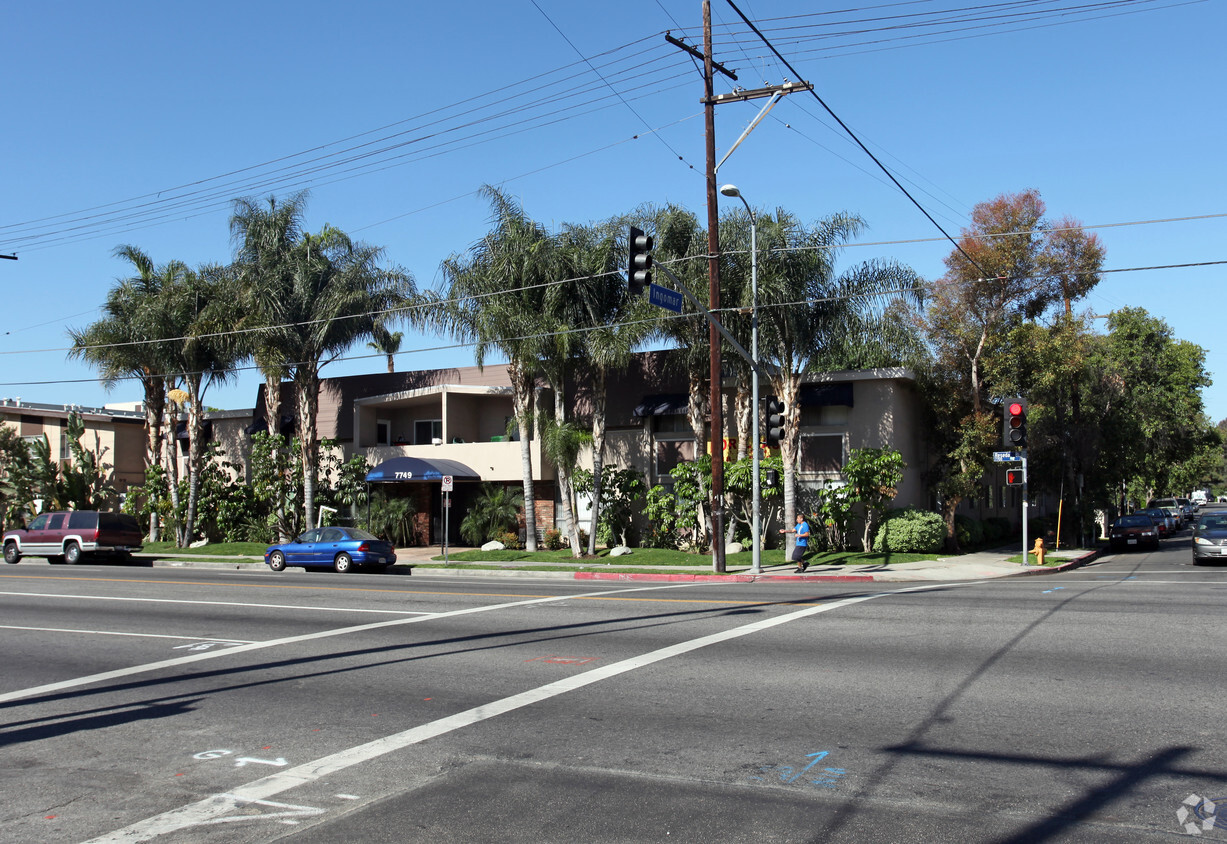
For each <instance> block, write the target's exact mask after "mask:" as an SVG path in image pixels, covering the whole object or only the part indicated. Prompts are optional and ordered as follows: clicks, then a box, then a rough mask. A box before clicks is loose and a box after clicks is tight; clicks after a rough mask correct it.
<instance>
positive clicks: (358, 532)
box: [349, 528, 379, 540]
mask: <svg viewBox="0 0 1227 844" xmlns="http://www.w3.org/2000/svg"><path fill="white" fill-rule="evenodd" d="M349 535H350V537H351V538H353V539H365V540H371V539H374V540H378V539H379V537H378V536H375V535H374V534H373V533H367V532H366V531H364V530H362V529H361V528H350V529H349Z"/></svg>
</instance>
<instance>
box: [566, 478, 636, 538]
mask: <svg viewBox="0 0 1227 844" xmlns="http://www.w3.org/2000/svg"><path fill="white" fill-rule="evenodd" d="M601 474H602V476H603V478H602V481H601V484H600V492H599V503H600V513H601V520H600V523H599V524H598V525H596V527H595V530H594V531H593V532H594V533H600V537H599V538H600V540H601V541H602V542H604V543H605V544H606V545H607V546H610V547H612V546H613V545H630V544H631V542H632V537H633V536H634V532H635V516H636V515H637V514H638V513H639V512H640V510H641V506H640V503H641V502H642V501H643V500H644V494H645V493H646V492H647V487H646V485H645V484H644V480H643V473H642V472H640V471H639V470H638V469H620V468H618V467H617V466H609V465H605V466H602V468H601ZM575 489H576V491H577V492H579V493H581V494H584V495H591V496H593V498H594V500H595V499H596V498H597V496H598V493H597V492H596V489H597V487H596V484H594V483H593V473H592V472H589V471H588V470H586V469H580V470H578V471H576V473H575ZM591 548H592V546H591V545H590V546H589V549H590V550H591Z"/></svg>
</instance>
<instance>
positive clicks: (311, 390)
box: [294, 369, 320, 529]
mask: <svg viewBox="0 0 1227 844" xmlns="http://www.w3.org/2000/svg"><path fill="white" fill-rule="evenodd" d="M294 382H295V385H296V387H297V393H298V426H299V431H298V437H299V442H300V443H301V446H302V448H301V451H302V497H303V518H304V519H305V521H304V528H305V529H310V528H312V527H314V526H315V478H316V474H317V469H318V467H319V465H320V444H319V440H318V439H316V435H315V429H316V419H317V416H318V415H319V403H320V379H319V373H318V372H316V371H314V369H303V370H300V371H299V372H298V373H296V375H295V378H294Z"/></svg>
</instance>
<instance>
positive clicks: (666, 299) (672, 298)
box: [648, 284, 682, 314]
mask: <svg viewBox="0 0 1227 844" xmlns="http://www.w3.org/2000/svg"><path fill="white" fill-rule="evenodd" d="M648 301H649V302H651V303H652V304H653V305H656V306H657V307H658V308H664V309H665V310H667V311H673V313H675V314H680V313H681V312H682V294H681V293H677V292H675V291H673V290H670V289H669V288H667V287H661V286H660V285H659V284H652V285H649V287H648Z"/></svg>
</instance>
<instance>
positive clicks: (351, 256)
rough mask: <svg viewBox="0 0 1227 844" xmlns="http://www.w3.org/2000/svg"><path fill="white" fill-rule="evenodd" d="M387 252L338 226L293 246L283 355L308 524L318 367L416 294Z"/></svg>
mask: <svg viewBox="0 0 1227 844" xmlns="http://www.w3.org/2000/svg"><path fill="white" fill-rule="evenodd" d="M382 256H383V250H382V249H380V248H378V247H375V246H370V245H367V244H364V243H360V242H356V241H354V240H352V239H350V237H349V236H348V235H347V234H345V232H343V231H341V230H340V229H337V228H334V227H332V226H325V227H324V229H323V230H322V231H320V233H319V234H318V235H304V236H303V238H302V240H301V242H300V243H299V244H298V245H297V247H296V248H295V249H294V253H293V259H294V262H293V263H294V275H293V285H292V287H291V289H290V290H289V292H288V295H287V296H286V299H285V300H284V302H283V315H284V319H285V327H286V328H287V329H289V330H288V331H286V333H285V336H284V337H283V338H282V340H283V342H284V343H285V345H284V346H283V347H282V353H283V354H284V356H285V357H284V359H285V360H288V361H293V365H292V379H291V380H292V381H293V383H294V393H295V399H296V402H297V405H298V407H297V410H298V423H299V443H300V445H301V451H302V464H303V512H304V516H305V518H306V524H308V525H312V524H314V521H315V487H316V475H317V473H318V467H319V441H318V439H317V435H316V432H317V428H318V425H317V421H318V417H319V390H320V370H321V369H322V368H323V367H324V366H326V365H327V364H328V363H330V362H332V361H333V360H335V359H336V358H338V357H340V356H341V355H342V354H343V353H344V352H345V351H346V350H347V349H349V348H350V347H351V346H352V345H353V344H354V343H356V342H358V341H359V340H361V339H362V338H364V337H370V336H371V335H372V333H373V332H374V330H375V325H376V324H377V323H379V321H380V320H382V319H385V318H386V314H387V313H388V312H389V311H392V310H396V309H402V308H406V307H408V306H409V305H411V304H413V302H414V300H415V297H416V289H415V287H414V284H413V278H412V276H410V275H409V274H408V273H407V272H405V271H403V270H400V269H395V268H394V269H384V268H381V267H380V266H379V265H378V261H379V259H380V258H381V257H382Z"/></svg>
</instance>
